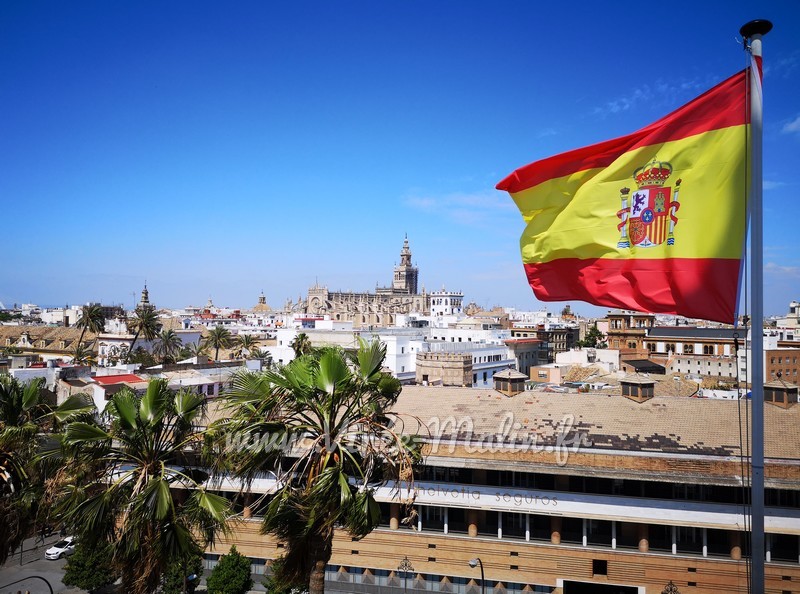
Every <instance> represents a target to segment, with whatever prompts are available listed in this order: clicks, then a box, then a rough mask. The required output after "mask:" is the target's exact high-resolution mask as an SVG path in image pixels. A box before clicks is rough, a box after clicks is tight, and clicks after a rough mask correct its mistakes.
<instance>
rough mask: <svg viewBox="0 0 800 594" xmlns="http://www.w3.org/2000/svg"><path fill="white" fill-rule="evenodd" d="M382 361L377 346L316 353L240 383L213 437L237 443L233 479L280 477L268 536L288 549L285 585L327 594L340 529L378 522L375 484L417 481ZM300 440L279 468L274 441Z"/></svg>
mask: <svg viewBox="0 0 800 594" xmlns="http://www.w3.org/2000/svg"><path fill="white" fill-rule="evenodd" d="M385 357H386V347H385V346H384V345H382V344H381V343H380V342H377V341H376V342H374V343H372V344H367V343H365V342H363V341H361V342H360V346H359V349H358V351H357V352H356V353H352V354H348V353H345V352H344V351H342V350H340V349H335V348H330V347H327V348H322V349H315V350H313V351H312V352H311V353H310V354H308V355H301V356H300V357H298V358H296V359H294V360H292V361H291V362H290V363H289V364H288V365H285V366H283V367H281V368H279V369H277V370H274V371H266V372H262V373H249V372H241V373H239V374H237V375H236V376H235V377H234V380H233V387H232V388H231V390H230V391H229V393H228V395H227V398H228V400H229V403H230V407H231V414H230V416H229V417H228V418H227V419H225V420H223V421H220V422H219V423H218V425H217V426H215V431H217V432H219V435H218V437H225V436H228V437H234V438H235V439H227V440H220V442H221V443H224V444H225V445H224V446H223V447H224V448H225V450H224V453H225V454H227V456H226V459H227V460H228V462H229V465H230V469H231V470H232V472H233V473H234V474H235V475H238V476H240V477H242V478H243V479H244V480H245V482H247V481H250V480H252V479H253V478H254V477H255V476H256V475H257V474H258V473H260V472H264V471H272V472H276V473H277V474H278V476H279V479H280V480H279V487H278V489H277V491H276V493H275V495H274V497H273V499H272V500H271V501H270V503H269V504H268V505H267V508H266V510H265V512H264V520H263V525H262V531H263V532H264V533H269V534H273V535H275V536H277V537H278V539H279V540H280V541H282V542H283V543H284V544H285V547H286V552H285V557H284V562H283V564H282V565H281V567H280V568H279V569H280V574H279V575H278V576H277V577H278V579H279V580H280V581H281V583H287V584H296V583H302V584H305V583H308V584H309V592H311V593H312V594H320V593H321V592H323V591H324V579H325V565H326V564H327V562H328V560H329V559H330V557H331V551H332V545H333V534H334V529H335V528H336V527H337V526H340V527H341V528H343V529H344V530H346V531H347V532H348V533H350V535H351V536H353V537H356V538H361V537H363V536H366V535H367V534H369V533H370V532H371V531H372V530H373V528H375V526H377V525H378V522H379V521H380V508H379V506H378V504H377V502H376V501H375V498H374V496H373V487H374V484H375V482H381V481H384V480H390V479H394V480H402V481H411V480H412V479H413V465H414V464H415V463H416V462H417V461H418V460H419V451H418V449H417V448H416V447H415V446H414V444H413V443H409V442H408V441H407V440H405V439H403V438H402V436H401V435H399V434H397V433H395V432H394V431H393V430H392V428H391V426H392V422H393V421H394V420H395V419H394V418H393V415H391V414H390V413H389V412H387V411H388V409H389V408H390V407H391V405H392V404H394V403H395V402H396V400H397V397H398V396H399V394H400V390H401V386H400V382H399V381H398V380H397V379H396V378H394V377H392V376H391V375H390V374H388V373H384V372H382V371H381V367H382V365H383V362H384V359H385ZM263 435H270V436H273V437H276V438H278V439H277V441H276V440H263V439H259V438H260V437H261V436H263ZM299 438H302V439H303V440H304V443H305V447H303V448H302V453H300V454H299V455H298V454H297V453H296V452H292V453H293V455H295V457H293V458H289V461H290V462H289V463H287V464H285V465H281V464H280V462H281V458H282V456H283V454H284V453H285V452H284V451H283V450H285V449H288V448H275V447H274V444H275V443H283V440H284V439H286V442H287V443H291V440H293V439H299Z"/></svg>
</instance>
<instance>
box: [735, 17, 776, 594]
mask: <svg viewBox="0 0 800 594" xmlns="http://www.w3.org/2000/svg"><path fill="white" fill-rule="evenodd" d="M770 30H772V23H770V22H769V21H766V20H755V21H750V22H749V23H747V24H746V25H744V26H743V27H742V28H741V29H739V33H740V34H741V36H742V37H743V38H744V40H745V42H746V43H747V42H749V45H750V53H751V55H752V66H751V68H750V76H749V85H750V88H749V93H750V171H751V174H750V208H749V211H750V283H751V284H750V295H751V297H750V299H751V318H750V319H751V322H750V345H751V346H750V348H751V351H750V352H751V353H752V361H751V362H750V365H751V369H752V374H751V378H750V391H751V394H752V399H751V404H752V410H753V414H752V418H751V419H752V420H751V422H752V430H751V433H752V440H751V443H752V445H751V448H752V449H751V457H750V463H751V467H752V469H751V476H752V480H751V490H752V495H751V501H752V508H751V524H750V530H751V544H750V547H751V548H750V553H751V560H752V570H751V574H750V584H751V585H750V591H751V592H754V593H755V592H764V586H765V581H764V577H765V576H764V331H763V329H764V282H763V281H764V217H763V212H762V196H761V193H762V171H761V164H762V127H763V112H762V103H763V102H762V95H761V79H760V77H759V71H758V68H757V67H756V64H755V62H756V58H760V57H761V38H762V37H763V36H764V35H766V34H767V33H769V32H770Z"/></svg>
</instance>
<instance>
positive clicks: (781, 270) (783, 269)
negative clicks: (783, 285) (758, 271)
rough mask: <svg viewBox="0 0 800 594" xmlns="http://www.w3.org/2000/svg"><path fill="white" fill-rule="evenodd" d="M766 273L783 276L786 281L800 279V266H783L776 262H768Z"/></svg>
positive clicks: (765, 266)
mask: <svg viewBox="0 0 800 594" xmlns="http://www.w3.org/2000/svg"><path fill="white" fill-rule="evenodd" d="M764 273H765V274H769V275H781V276H782V277H783V278H786V279H788V278H796V279H800V266H781V265H780V264H776V263H775V262H767V263H766V264H765V265H764Z"/></svg>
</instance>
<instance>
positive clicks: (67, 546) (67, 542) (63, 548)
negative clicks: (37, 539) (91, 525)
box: [44, 536, 75, 559]
mask: <svg viewBox="0 0 800 594" xmlns="http://www.w3.org/2000/svg"><path fill="white" fill-rule="evenodd" d="M74 552H75V537H74V536H67V537H66V538H63V539H61V540H59V541H58V542H57V543H56V544H54V545H53V546H52V547H50V548H49V549H47V550H46V551H45V552H44V558H45V559H61V557H66V556H68V555H71V554H72V553H74Z"/></svg>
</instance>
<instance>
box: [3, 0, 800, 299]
mask: <svg viewBox="0 0 800 594" xmlns="http://www.w3.org/2000/svg"><path fill="white" fill-rule="evenodd" d="M754 18H767V19H770V20H772V21H773V23H774V24H775V28H774V30H773V31H772V33H770V34H769V35H768V36H767V37H766V38H765V40H764V53H765V65H766V77H765V81H764V88H765V97H766V107H765V110H766V116H765V138H764V145H765V155H764V178H765V190H766V191H765V194H764V198H765V225H766V229H765V235H766V244H765V254H766V256H765V268H766V279H765V294H766V306H765V309H766V312H767V313H768V314H769V313H785V312H786V311H787V306H788V302H789V301H790V300H791V299H800V240H798V224H797V213H798V208H797V195H798V183H799V182H798V176H797V167H798V163H800V151H799V150H798V148H800V41H799V40H800V2H797V1H796V0H785V1H776V2H760V3H756V2H752V1H750V2H741V1H738V0H735V1H728V2H698V1H696V0H694V1H692V2H686V1H683V0H681V1H678V2H671V3H667V4H663V3H662V4H653V3H641V2H611V3H598V2H556V3H549V2H548V3H545V2H532V1H523V0H516V1H510V0H506V1H503V0H500V1H496V0H493V1H491V2H489V1H488V0H486V1H482V2H467V1H455V0H448V1H422V0H404V1H402V2H400V1H394V2H390V1H387V2H374V1H366V0H365V1H358V2H356V1H352V2H351V1H342V2H331V1H327V2H283V3H278V2H235V3H222V2H215V3H212V2H202V1H191V2H189V1H184V2H147V1H144V2H139V1H137V2H131V1H128V2H124V1H120V2H107V1H102V2H99V1H97V2H92V1H84V2H36V1H31V2H4V3H2V4H1V5H0V67H1V71H2V91H1V92H0V110H1V112H2V118H1V119H0V196H2V203H1V204H2V215H3V216H2V218H3V223H4V224H3V226H2V233H0V249H2V252H3V254H4V256H5V267H4V268H5V269H4V271H3V273H2V277H0V301H3V302H5V303H6V304H7V305H10V304H11V303H13V302H23V301H24V302H34V303H40V304H64V303H83V302H87V301H102V302H104V303H124V304H125V305H126V306H128V307H130V306H131V305H132V301H133V297H132V295H131V294H132V293H133V292H136V293H137V294H138V292H139V291H140V290H141V287H142V285H143V283H144V282H145V279H146V280H147V284H148V286H149V288H150V294H151V298H152V300H153V301H154V302H155V303H156V304H158V305H160V306H171V307H181V306H185V305H189V304H195V305H197V304H202V303H205V301H206V300H207V299H208V297H209V296H211V297H212V298H213V299H214V302H215V303H216V304H218V305H227V306H236V307H250V306H252V305H253V304H255V303H256V300H257V297H258V294H259V292H260V291H261V290H262V289H263V290H264V292H265V294H266V296H267V301H268V302H269V303H270V304H271V305H273V306H277V305H281V304H282V303H283V302H284V301H285V299H286V298H292V299H297V296H298V295H300V294H305V292H306V290H307V288H308V286H309V285H312V284H313V283H314V282H315V280H317V279H318V280H319V283H320V284H323V285H327V286H328V287H329V288H330V289H333V290H337V289H342V290H348V289H352V290H362V291H363V290H372V289H374V287H375V286H376V284H380V285H381V286H384V285H387V284H389V283H390V282H391V271H392V267H393V266H394V264H395V263H396V262H397V260H398V258H399V251H400V248H401V246H402V242H403V236H404V234H405V233H408V237H409V240H410V243H411V248H412V252H413V256H414V260H415V262H416V263H417V264H418V266H419V268H420V276H421V279H420V280H421V282H422V283H423V284H424V285H425V287H426V288H427V289H428V290H431V289H438V288H441V287H442V286H446V287H447V289H450V290H461V291H463V292H464V294H465V298H466V300H467V301H475V302H477V303H478V304H479V305H482V306H492V305H495V304H502V305H507V306H515V307H518V308H521V309H540V308H541V307H542V306H543V305H544V304H541V303H539V302H537V301H536V300H535V299H534V298H533V295H532V293H531V291H530V289H529V288H528V286H527V284H526V281H525V278H524V274H523V271H522V265H521V261H520V256H519V249H518V241H519V235H520V233H521V231H522V228H523V223H522V219H521V217H520V216H519V214H518V212H517V210H516V207H515V206H514V205H513V202H512V201H511V199H510V198H509V197H508V196H507V195H506V194H504V193H501V192H498V191H496V190H495V189H494V186H495V184H496V183H497V181H499V180H500V179H501V178H502V177H504V176H505V175H507V174H508V173H509V172H511V171H512V170H513V169H515V168H517V167H519V166H521V165H523V164H525V163H527V162H530V161H533V160H535V159H539V158H542V157H546V156H548V155H550V154H553V153H557V152H562V151H564V150H568V149H571V148H575V147H578V146H583V145H586V144H590V143H594V142H597V141H600V140H604V139H606V138H611V137H615V136H620V135H622V134H625V133H628V132H631V131H633V130H635V129H637V128H639V127H641V126H643V125H645V124H647V123H649V122H651V121H652V120H654V119H657V118H659V117H661V116H662V115H664V114H666V113H667V112H668V111H670V110H672V109H674V108H675V107H677V106H678V105H680V104H682V103H684V102H686V101H688V100H689V99H691V98H692V97H694V96H695V95H697V94H699V93H700V92H702V91H703V90H705V89H706V88H708V87H710V86H712V85H713V84H715V83H716V82H719V81H720V80H722V79H723V78H726V77H727V76H729V75H731V74H732V73H733V72H735V71H736V70H739V69H741V68H743V67H744V65H745V54H744V52H743V51H742V49H741V46H740V45H738V44H737V37H738V30H739V27H740V26H741V25H742V24H744V23H745V22H747V21H748V20H751V19H754ZM573 306H574V308H575V309H577V310H578V311H579V312H585V313H597V312H600V311H603V310H602V309H600V308H592V307H590V306H588V305H584V304H574V305H573ZM547 307H548V308H550V310H551V311H557V310H559V309H560V307H561V305H560V304H549V305H547Z"/></svg>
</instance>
